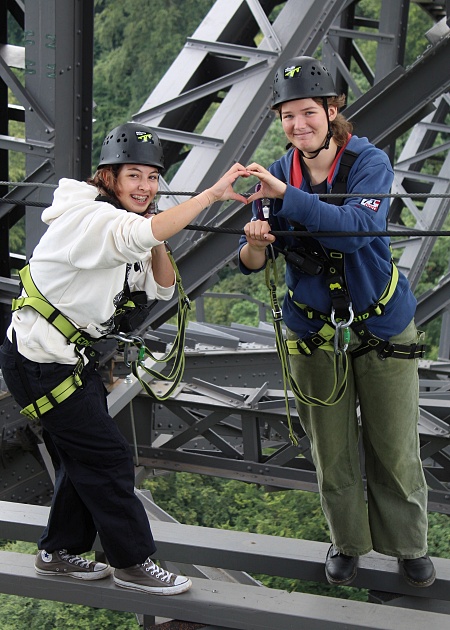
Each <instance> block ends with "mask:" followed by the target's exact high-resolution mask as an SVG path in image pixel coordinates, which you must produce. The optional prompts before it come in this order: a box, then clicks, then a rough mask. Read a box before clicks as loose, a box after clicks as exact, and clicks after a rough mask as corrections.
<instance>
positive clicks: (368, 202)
mask: <svg viewBox="0 0 450 630" xmlns="http://www.w3.org/2000/svg"><path fill="white" fill-rule="evenodd" d="M380 203H381V199H361V205H362V206H365V207H366V208H370V210H373V211H374V212H378V208H379V207H380Z"/></svg>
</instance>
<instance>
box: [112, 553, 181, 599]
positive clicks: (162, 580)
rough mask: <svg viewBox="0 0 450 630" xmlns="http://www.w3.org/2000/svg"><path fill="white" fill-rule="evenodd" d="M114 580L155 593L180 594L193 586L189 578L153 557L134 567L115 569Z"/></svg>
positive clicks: (139, 589) (121, 584)
mask: <svg viewBox="0 0 450 630" xmlns="http://www.w3.org/2000/svg"><path fill="white" fill-rule="evenodd" d="M114 582H115V583H116V584H117V586H121V587H122V588H130V589H133V590H135V591H144V592H145V593H153V594H154V595H178V593H184V591H187V590H189V589H190V588H191V586H192V582H191V580H190V579H189V578H187V577H184V576H183V575H175V574H174V573H169V571H166V570H165V569H162V568H161V567H159V566H158V565H157V564H155V563H154V562H153V560H152V559H151V558H147V560H146V561H145V562H144V563H143V564H135V565H134V566H133V567H128V568H126V569H114Z"/></svg>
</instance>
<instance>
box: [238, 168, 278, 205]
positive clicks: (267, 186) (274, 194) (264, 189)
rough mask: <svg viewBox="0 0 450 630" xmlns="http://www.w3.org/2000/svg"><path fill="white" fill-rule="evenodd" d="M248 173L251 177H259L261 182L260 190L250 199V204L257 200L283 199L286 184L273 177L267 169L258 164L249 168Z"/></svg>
mask: <svg viewBox="0 0 450 630" xmlns="http://www.w3.org/2000/svg"><path fill="white" fill-rule="evenodd" d="M247 171H248V172H249V174H250V175H254V176H255V177H257V178H258V179H259V181H260V182H261V187H260V188H259V190H258V191H257V192H254V193H253V195H251V196H250V197H249V198H248V200H247V201H248V203H251V202H252V201H255V200H256V199H264V198H265V197H268V198H269V199H283V197H284V193H285V192H286V188H287V186H286V184H285V183H284V182H282V181H281V180H280V179H278V178H277V177H275V176H274V175H272V173H269V171H268V170H267V169H265V168H264V167H263V166H261V165H260V164H257V163H256V162H253V164H250V166H247Z"/></svg>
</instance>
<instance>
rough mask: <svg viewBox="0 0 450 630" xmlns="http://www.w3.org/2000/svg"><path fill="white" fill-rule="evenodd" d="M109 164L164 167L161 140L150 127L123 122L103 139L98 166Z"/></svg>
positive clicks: (161, 168)
mask: <svg viewBox="0 0 450 630" xmlns="http://www.w3.org/2000/svg"><path fill="white" fill-rule="evenodd" d="M109 164H145V165H147V166H156V167H157V168H158V169H160V170H163V169H164V154H163V150H162V146H161V141H160V139H159V138H158V136H157V135H156V133H155V132H154V131H153V129H150V127H146V126H145V125H140V124H139V123H125V124H124V125H119V127H115V129H113V130H112V131H110V132H109V133H108V134H107V136H106V138H105V139H104V140H103V145H102V150H101V153H100V162H99V164H98V168H100V167H101V166H106V165H109Z"/></svg>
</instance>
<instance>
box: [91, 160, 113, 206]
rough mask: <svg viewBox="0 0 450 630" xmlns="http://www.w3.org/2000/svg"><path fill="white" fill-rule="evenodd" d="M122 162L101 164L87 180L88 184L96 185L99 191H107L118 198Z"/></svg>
mask: <svg viewBox="0 0 450 630" xmlns="http://www.w3.org/2000/svg"><path fill="white" fill-rule="evenodd" d="M120 167H121V164H111V165H107V166H100V168H98V169H97V170H96V172H95V173H94V175H93V176H92V177H89V179H88V180H87V183H88V184H91V186H95V187H96V188H97V190H98V191H99V193H106V194H107V195H109V196H110V197H113V198H115V199H117V194H116V193H117V176H118V175H119V170H120Z"/></svg>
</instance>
